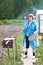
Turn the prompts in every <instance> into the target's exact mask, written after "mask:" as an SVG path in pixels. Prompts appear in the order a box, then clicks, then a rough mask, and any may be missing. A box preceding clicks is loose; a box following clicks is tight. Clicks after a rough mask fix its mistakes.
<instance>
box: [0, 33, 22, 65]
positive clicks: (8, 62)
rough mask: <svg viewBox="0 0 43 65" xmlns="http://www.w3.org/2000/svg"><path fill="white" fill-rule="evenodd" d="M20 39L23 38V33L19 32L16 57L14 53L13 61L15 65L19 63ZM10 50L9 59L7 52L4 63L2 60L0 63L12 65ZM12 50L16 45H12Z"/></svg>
mask: <svg viewBox="0 0 43 65" xmlns="http://www.w3.org/2000/svg"><path fill="white" fill-rule="evenodd" d="M22 39H23V33H20V35H19V36H18V38H17V40H16V43H17V51H18V52H17V57H16V53H15V59H16V60H15V63H16V65H21V49H22V48H21V43H22ZM9 50H10V59H9V57H8V54H6V55H5V61H4V62H5V63H4V62H0V65H4V64H5V65H14V55H13V53H12V49H9ZM14 50H15V51H16V47H14Z"/></svg>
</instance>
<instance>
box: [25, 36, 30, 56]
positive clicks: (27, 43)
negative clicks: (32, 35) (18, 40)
mask: <svg viewBox="0 0 43 65" xmlns="http://www.w3.org/2000/svg"><path fill="white" fill-rule="evenodd" d="M26 48H27V49H28V48H29V40H28V36H27V35H26ZM25 55H27V51H26V52H25Z"/></svg>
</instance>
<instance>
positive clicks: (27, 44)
mask: <svg viewBox="0 0 43 65" xmlns="http://www.w3.org/2000/svg"><path fill="white" fill-rule="evenodd" d="M26 48H29V40H28V36H27V35H26Z"/></svg>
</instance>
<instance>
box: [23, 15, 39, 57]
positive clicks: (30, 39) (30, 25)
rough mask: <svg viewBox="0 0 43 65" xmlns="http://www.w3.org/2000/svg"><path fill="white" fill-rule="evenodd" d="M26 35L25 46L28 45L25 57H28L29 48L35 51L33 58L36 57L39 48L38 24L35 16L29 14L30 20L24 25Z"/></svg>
mask: <svg viewBox="0 0 43 65" xmlns="http://www.w3.org/2000/svg"><path fill="white" fill-rule="evenodd" d="M23 33H24V41H23V44H24V45H25V44H26V52H25V55H26V56H27V50H28V48H29V46H31V48H32V49H33V56H34V57H35V49H36V48H38V47H39V42H38V24H37V22H36V21H35V20H34V16H33V14H28V20H27V21H26V22H25V24H24V28H23Z"/></svg>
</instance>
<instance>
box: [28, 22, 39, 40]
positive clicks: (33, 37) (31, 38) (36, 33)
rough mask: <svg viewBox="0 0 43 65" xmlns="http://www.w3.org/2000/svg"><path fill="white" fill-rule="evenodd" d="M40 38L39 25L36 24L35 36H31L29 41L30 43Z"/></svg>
mask: <svg viewBox="0 0 43 65" xmlns="http://www.w3.org/2000/svg"><path fill="white" fill-rule="evenodd" d="M37 37H38V24H37V23H35V28H34V34H33V35H31V36H30V37H29V38H28V39H29V41H33V40H35V39H36V38H37Z"/></svg>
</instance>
